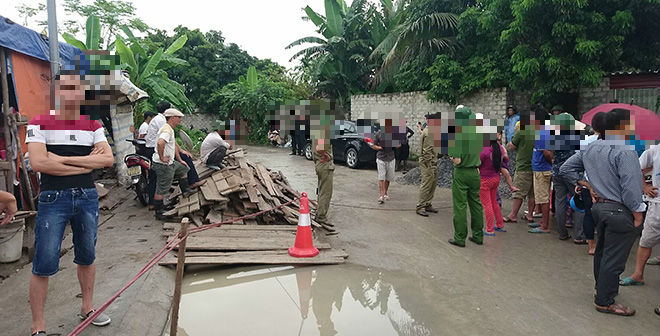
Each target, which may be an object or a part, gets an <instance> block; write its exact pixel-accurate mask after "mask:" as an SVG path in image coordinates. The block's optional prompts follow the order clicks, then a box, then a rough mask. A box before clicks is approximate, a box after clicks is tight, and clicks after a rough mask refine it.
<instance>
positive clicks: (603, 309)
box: [596, 303, 635, 316]
mask: <svg viewBox="0 0 660 336" xmlns="http://www.w3.org/2000/svg"><path fill="white" fill-rule="evenodd" d="M596 310H597V311H598V312H599V313H605V314H614V315H619V316H633V315H635V310H634V309H632V308H629V307H626V306H624V305H622V304H620V303H613V304H611V305H609V306H599V305H596Z"/></svg>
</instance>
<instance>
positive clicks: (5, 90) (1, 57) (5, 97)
mask: <svg viewBox="0 0 660 336" xmlns="http://www.w3.org/2000/svg"><path fill="white" fill-rule="evenodd" d="M0 71H2V78H1V79H0V83H1V84H2V109H3V110H4V116H3V119H4V135H5V153H6V156H7V162H12V160H13V159H12V158H13V157H14V150H13V147H12V141H11V130H10V122H11V119H10V118H9V86H8V84H7V56H6V54H5V48H3V47H0ZM10 167H11V168H10V169H9V173H7V176H6V179H7V192H8V193H10V194H13V193H14V176H16V171H15V170H14V168H13V166H11V165H10ZM26 178H27V176H26Z"/></svg>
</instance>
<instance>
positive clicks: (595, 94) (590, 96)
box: [578, 77, 612, 117]
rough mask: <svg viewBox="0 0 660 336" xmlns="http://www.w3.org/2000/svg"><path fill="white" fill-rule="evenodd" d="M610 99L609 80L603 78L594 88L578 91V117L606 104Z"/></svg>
mask: <svg viewBox="0 0 660 336" xmlns="http://www.w3.org/2000/svg"><path fill="white" fill-rule="evenodd" d="M611 99H612V93H611V91H610V78H609V77H605V78H603V80H602V81H601V82H600V85H598V86H597V87H595V88H584V89H579V90H578V117H579V116H582V115H583V114H585V113H587V112H589V110H591V109H592V108H594V107H596V106H598V105H601V104H607V103H609V102H610V100H611Z"/></svg>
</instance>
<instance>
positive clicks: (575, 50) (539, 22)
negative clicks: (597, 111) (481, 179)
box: [429, 0, 660, 103]
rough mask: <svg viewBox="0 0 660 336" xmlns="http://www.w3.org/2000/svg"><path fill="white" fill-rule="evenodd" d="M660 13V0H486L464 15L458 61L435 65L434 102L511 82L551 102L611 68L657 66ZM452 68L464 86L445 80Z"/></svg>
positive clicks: (431, 96) (439, 61)
mask: <svg viewBox="0 0 660 336" xmlns="http://www.w3.org/2000/svg"><path fill="white" fill-rule="evenodd" d="M659 11H660V1H658V0H628V1H618V0H602V1H588V0H576V1H543V0H526V1H512V0H482V1H479V2H478V4H477V5H476V6H474V7H470V8H468V9H466V10H465V11H464V12H463V13H462V14H461V15H460V18H459V35H458V38H457V39H458V42H459V43H460V44H461V49H459V50H458V51H457V52H456V53H455V54H454V55H452V59H453V61H455V62H456V63H457V64H455V63H450V62H448V60H446V59H444V58H442V59H441V58H438V59H436V63H434V65H433V67H432V68H431V69H429V73H432V74H434V75H435V78H433V83H434V84H433V85H432V86H433V87H432V89H431V91H430V92H429V99H433V100H446V99H448V98H451V97H452V96H454V95H455V92H450V90H455V89H456V88H457V87H458V97H460V96H463V95H465V94H468V93H470V92H473V91H474V90H477V89H480V88H487V87H501V86H508V87H511V88H513V89H521V90H531V91H532V93H533V97H532V100H533V102H542V103H548V102H549V100H550V99H551V97H552V96H554V95H555V94H557V93H562V92H567V91H571V90H573V89H576V88H580V87H592V86H596V85H598V84H599V83H600V81H601V80H602V78H603V76H604V75H605V74H607V73H609V72H612V71H618V70H648V69H657V68H658V66H659V65H660V57H659V54H658V53H657V50H659V49H660V20H657V13H658V12H659ZM457 65H458V67H456V66H457ZM448 69H454V70H456V71H457V72H458V73H460V74H461V75H458V76H453V77H452V76H448V77H449V78H450V79H451V80H453V81H457V82H458V85H457V83H452V85H446V84H447V83H446V81H445V79H446V78H443V77H447V76H444V75H443V74H442V72H443V71H447V70H448ZM434 75H432V77H433V76H434Z"/></svg>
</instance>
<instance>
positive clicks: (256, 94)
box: [220, 66, 295, 143]
mask: <svg viewBox="0 0 660 336" xmlns="http://www.w3.org/2000/svg"><path fill="white" fill-rule="evenodd" d="M220 94H221V96H222V100H223V107H224V108H223V111H222V115H223V116H224V117H227V118H233V119H237V118H238V117H240V118H241V119H243V120H245V121H247V123H248V129H249V130H250V131H249V132H248V135H247V139H248V141H250V142H252V143H266V142H267V139H266V135H267V133H268V130H269V124H268V118H267V113H268V111H269V110H270V109H272V107H273V106H274V105H277V104H282V103H284V102H286V101H289V100H291V99H293V98H295V96H294V92H293V91H292V90H291V89H290V88H288V87H287V86H286V85H285V83H283V82H273V81H272V80H270V78H269V77H267V76H264V75H263V74H259V73H258V72H257V70H256V68H255V67H254V66H251V67H250V68H249V69H248V71H247V75H246V76H240V77H239V79H238V81H236V82H233V83H229V84H227V85H225V86H224V87H223V88H222V91H221V92H220Z"/></svg>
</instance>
